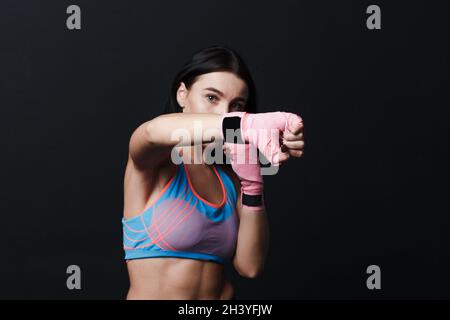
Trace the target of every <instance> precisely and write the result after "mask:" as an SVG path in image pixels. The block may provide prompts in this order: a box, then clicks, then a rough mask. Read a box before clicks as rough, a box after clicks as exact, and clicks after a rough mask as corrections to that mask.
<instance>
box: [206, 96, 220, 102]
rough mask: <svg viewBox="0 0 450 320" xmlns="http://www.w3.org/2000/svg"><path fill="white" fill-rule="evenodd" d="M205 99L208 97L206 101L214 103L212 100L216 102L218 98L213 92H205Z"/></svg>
mask: <svg viewBox="0 0 450 320" xmlns="http://www.w3.org/2000/svg"><path fill="white" fill-rule="evenodd" d="M206 99H208V101H209V102H211V103H214V102H216V101H217V100H219V99H218V98H217V96H215V95H213V94H207V95H206Z"/></svg>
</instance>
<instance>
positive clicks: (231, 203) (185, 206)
mask: <svg viewBox="0 0 450 320" xmlns="http://www.w3.org/2000/svg"><path fill="white" fill-rule="evenodd" d="M212 168H213V170H214V172H215V174H216V176H217V177H218V178H219V181H220V185H221V188H222V202H221V203H220V204H219V205H216V204H213V203H211V202H209V201H207V200H206V199H203V198H202V197H201V196H200V195H199V194H198V193H197V192H196V191H195V189H194V188H193V186H192V183H191V179H190V177H189V173H188V172H187V171H186V167H185V164H184V163H181V164H178V165H177V169H176V173H175V175H174V176H173V177H172V178H171V179H170V180H169V181H168V182H167V184H166V185H165V186H164V188H163V189H162V190H161V192H160V193H159V194H158V196H157V198H156V199H155V200H154V201H152V203H151V204H150V205H149V206H148V207H147V208H146V209H144V211H143V212H141V213H140V214H139V215H137V216H134V217H131V218H129V219H125V218H122V225H123V244H124V250H125V260H131V259H140V258H154V257H178V258H188V259H199V260H208V261H214V262H217V263H220V264H224V263H225V261H226V260H227V259H231V258H232V257H233V256H234V253H235V250H236V242H237V231H238V226H239V217H238V215H237V212H236V201H237V192H236V188H235V185H234V184H233V181H232V180H231V178H230V177H229V176H228V175H227V174H226V173H225V172H224V171H223V169H221V168H219V167H217V166H216V165H214V164H213V165H212Z"/></svg>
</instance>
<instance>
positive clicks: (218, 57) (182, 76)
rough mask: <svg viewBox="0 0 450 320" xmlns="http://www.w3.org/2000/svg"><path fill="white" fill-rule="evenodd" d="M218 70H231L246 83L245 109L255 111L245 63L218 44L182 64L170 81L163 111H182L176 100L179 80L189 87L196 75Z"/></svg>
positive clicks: (230, 50) (199, 52)
mask: <svg viewBox="0 0 450 320" xmlns="http://www.w3.org/2000/svg"><path fill="white" fill-rule="evenodd" d="M218 71H228V72H232V73H234V74H235V75H236V76H238V77H239V78H241V79H242V80H243V81H244V82H245V83H246V84H247V88H248V98H247V103H246V105H245V111H246V112H251V113H256V110H257V95H256V88H255V84H254V82H253V79H252V77H251V75H250V72H249V70H248V68H247V65H246V64H245V62H244V60H243V59H242V57H241V56H240V55H239V54H238V53H237V52H236V51H234V50H232V49H230V48H227V47H225V46H220V45H215V46H211V47H207V48H204V49H201V50H199V51H197V52H195V53H194V54H193V56H192V57H191V58H190V59H189V60H188V61H187V62H186V63H185V64H184V66H183V67H182V68H181V70H180V72H178V74H177V75H176V76H175V79H174V80H173V82H172V86H171V88H170V92H169V98H168V99H167V102H166V106H165V108H164V111H163V113H175V112H182V111H183V109H182V108H181V107H180V105H179V104H178V101H177V90H178V88H179V86H180V84H181V82H184V84H185V86H186V88H187V89H189V88H190V87H191V86H192V84H194V82H195V81H196V80H197V77H198V76H200V75H202V74H205V73H210V72H218Z"/></svg>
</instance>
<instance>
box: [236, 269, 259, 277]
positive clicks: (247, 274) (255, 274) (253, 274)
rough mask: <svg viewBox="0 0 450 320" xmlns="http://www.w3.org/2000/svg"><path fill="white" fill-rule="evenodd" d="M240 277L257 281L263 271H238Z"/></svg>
mask: <svg viewBox="0 0 450 320" xmlns="http://www.w3.org/2000/svg"><path fill="white" fill-rule="evenodd" d="M238 273H239V275H240V276H241V277H244V278H249V279H256V278H258V277H259V276H260V275H261V270H258V269H249V270H241V271H238Z"/></svg>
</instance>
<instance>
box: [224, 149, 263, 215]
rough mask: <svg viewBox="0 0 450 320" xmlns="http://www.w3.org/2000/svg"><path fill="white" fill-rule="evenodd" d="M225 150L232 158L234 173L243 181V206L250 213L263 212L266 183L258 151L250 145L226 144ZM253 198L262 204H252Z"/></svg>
mask: <svg viewBox="0 0 450 320" xmlns="http://www.w3.org/2000/svg"><path fill="white" fill-rule="evenodd" d="M224 149H225V150H226V153H227V154H228V156H229V157H230V161H231V167H232V168H233V171H234V172H236V174H237V175H238V177H239V179H240V181H241V205H242V206H243V207H244V208H247V210H250V211H259V210H261V209H262V208H263V207H264V199H263V190H264V181H263V177H262V175H261V167H260V165H259V161H258V156H257V150H256V149H255V148H254V147H252V146H251V145H250V144H239V143H225V144H224ZM248 196H250V197H248ZM252 196H254V197H253V198H256V199H260V203H258V202H256V203H251V202H252V201H251V199H252ZM253 202H254V201H253ZM247 204H251V205H247Z"/></svg>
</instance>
